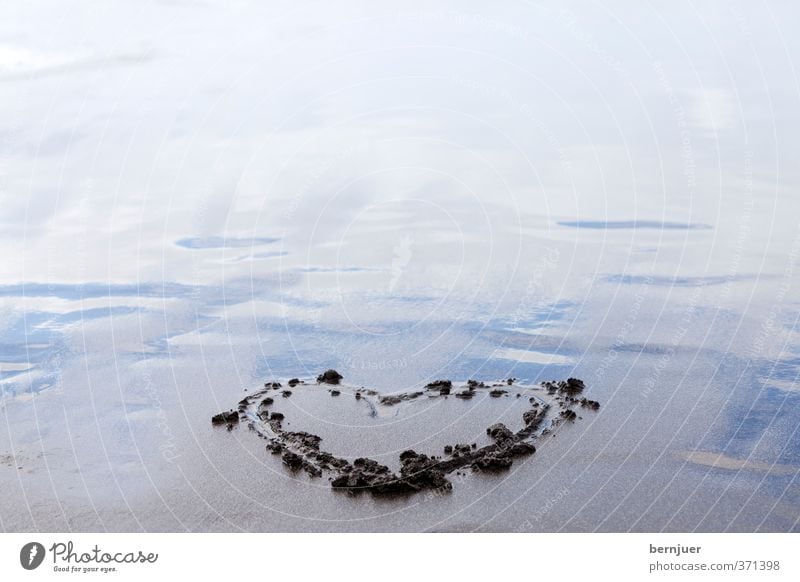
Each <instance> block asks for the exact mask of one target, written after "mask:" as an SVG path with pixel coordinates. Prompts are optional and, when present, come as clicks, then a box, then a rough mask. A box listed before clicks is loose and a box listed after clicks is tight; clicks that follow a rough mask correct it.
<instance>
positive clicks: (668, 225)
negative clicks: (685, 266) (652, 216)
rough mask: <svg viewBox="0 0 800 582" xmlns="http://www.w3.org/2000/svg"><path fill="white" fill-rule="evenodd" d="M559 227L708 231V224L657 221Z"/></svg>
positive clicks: (566, 223) (588, 222)
mask: <svg viewBox="0 0 800 582" xmlns="http://www.w3.org/2000/svg"><path fill="white" fill-rule="evenodd" d="M558 224H559V225H561V226H569V227H572V228H585V229H593V230H645V229H647V230H709V229H711V228H713V227H712V226H711V225H709V224H699V223H683V222H662V221H658V220H562V221H559V223H558Z"/></svg>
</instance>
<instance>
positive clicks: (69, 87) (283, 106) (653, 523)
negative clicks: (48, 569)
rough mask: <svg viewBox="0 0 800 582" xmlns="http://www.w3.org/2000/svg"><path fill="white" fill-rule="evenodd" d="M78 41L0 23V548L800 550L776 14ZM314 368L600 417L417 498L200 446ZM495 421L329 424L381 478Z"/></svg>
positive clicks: (790, 46)
mask: <svg viewBox="0 0 800 582" xmlns="http://www.w3.org/2000/svg"><path fill="white" fill-rule="evenodd" d="M92 6H93V7H92V8H91V9H90V8H88V7H87V8H86V13H82V12H81V10H80V9H74V8H70V9H69V10H68V9H67V8H66V7H62V6H61V5H60V4H58V3H54V2H41V3H25V4H24V5H20V6H15V7H8V11H9V12H10V13H11V14H9V15H8V17H7V18H4V19H3V22H1V23H0V32H2V34H1V35H0V37H2V38H6V39H11V40H9V41H8V43H7V44H6V45H3V46H0V85H1V86H2V87H3V90H2V91H0V110H2V111H4V112H6V113H5V114H4V115H3V117H2V123H0V148H2V149H0V152H2V162H0V177H1V178H0V180H1V181H0V183H1V184H2V188H1V189H0V191H1V192H2V197H3V204H2V205H0V224H2V225H3V226H2V230H0V236H2V238H3V252H2V257H3V267H4V268H3V269H2V271H0V344H2V351H0V388H1V389H2V392H0V419H1V420H2V430H0V487H1V488H2V491H3V495H2V496H0V529H3V530H6V531H20V530H37V529H38V530H114V531H116V530H124V531H128V530H132V531H139V530H177V531H183V530H192V531H196V530H197V531H205V530H248V531H361V530H370V531H372V530H374V531H420V530H426V531H473V530H478V531H595V530H599V531H628V530H634V531H660V530H666V531H686V530H701V531H709V530H710V531H721V530H732V531H761V530H775V531H797V530H798V529H800V525H798V516H800V483H798V480H799V478H798V471H800V434H798V426H800V406H798V405H800V390H798V383H797V380H798V371H799V370H800V342H799V341H798V335H797V331H798V321H797V313H798V301H797V297H798V293H797V286H798V265H797V263H798V257H800V236H798V218H797V217H798V215H800V213H798V210H800V202H798V197H797V193H796V190H797V187H798V186H800V176H798V173H797V165H796V163H795V161H796V160H795V158H796V152H797V148H798V146H800V144H799V143H798V135H800V131H799V130H800V123H799V121H800V120H799V119H798V111H800V107H798V103H797V99H798V93H799V91H798V88H797V80H796V78H795V77H794V76H793V73H792V70H793V69H792V59H793V57H794V56H796V55H798V53H799V52H800V47H798V46H797V44H796V41H795V40H793V38H790V37H789V35H788V34H787V33H788V30H785V29H784V28H782V27H784V25H783V24H781V23H784V22H792V21H793V19H795V18H796V15H795V16H792V15H791V13H793V12H795V11H796V8H794V7H792V6H788V5H787V6H780V7H778V6H773V7H772V9H771V10H776V11H778V10H779V11H780V13H778V14H772V13H771V12H769V11H767V12H764V11H761V12H754V11H752V9H751V7H750V6H749V5H746V4H744V3H740V4H739V5H738V6H731V8H730V10H729V11H728V12H725V11H714V10H710V9H709V11H708V13H697V12H696V10H699V9H698V8H696V7H691V8H688V7H687V8H681V7H671V10H670V14H669V15H665V14H657V13H655V12H652V8H645V7H644V6H642V7H640V8H633V9H630V10H633V11H634V12H626V14H624V15H621V14H620V15H614V14H613V13H611V12H606V11H602V10H601V9H600V8H597V7H589V6H587V7H585V8H584V9H582V10H581V11H579V12H578V11H576V12H575V13H574V14H573V13H569V12H561V11H560V9H558V10H557V9H552V10H551V9H547V8H546V7H545V8H542V7H535V6H529V5H524V4H520V5H512V6H511V7H508V8H503V9H502V11H500V12H492V13H486V12H485V11H486V10H488V9H487V8H486V7H484V6H478V5H476V6H465V5H463V4H462V3H458V4H455V3H454V4H453V5H452V6H451V7H450V8H449V9H442V10H438V11H430V9H428V8H426V7H425V6H422V5H420V6H414V5H413V4H412V5H408V6H405V7H404V8H403V10H401V11H399V12H398V11H397V10H393V11H389V12H382V9H381V8H380V7H372V6H369V7H365V6H360V5H359V6H355V5H354V6H353V7H352V11H350V10H347V9H341V10H340V11H338V12H336V13H328V12H325V9H323V8H320V7H319V6H315V7H314V8H311V7H299V8H298V7H296V6H295V5H294V4H291V5H288V4H287V5H286V6H285V7H280V6H272V7H270V9H269V10H267V9H266V8H263V7H259V6H258V5H257V6H249V5H247V6H246V5H242V6H238V7H235V8H226V7H224V6H222V5H219V6H217V5H215V4H214V3H209V4H207V5H202V6H199V5H197V6H195V5H191V4H188V3H181V4H175V5H168V6H167V5H148V6H147V7H144V8H142V7H137V8H135V9H134V8H133V5H131V7H130V8H124V7H121V6H120V5H115V6H114V7H113V8H110V7H109V8H107V9H106V10H108V13H103V14H101V13H99V12H97V8H96V7H94V5H92ZM494 10H499V9H497V8H494ZM603 10H605V9H603ZM636 10H640V11H641V12H635V11H636ZM784 12H785V14H784ZM95 18H96V19H98V20H97V23H95V24H98V26H92V19H95ZM101 23H102V26H100V25H99V24H101ZM633 24H635V26H633ZM25 30H38V31H40V32H42V34H37V35H32V34H31V35H30V36H28V35H22V34H21V33H20V31H25ZM231 31H236V34H235V39H232V38H231V37H230V34H231ZM45 33H47V34H45ZM587 34H588V36H587ZM784 35H786V36H784ZM226 39H227V40H226ZM587 39H588V40H589V41H590V42H589V41H587ZM743 39H750V40H753V39H756V40H753V42H749V41H748V42H744V40H743ZM765 63H769V66H767V65H766V64H765ZM754 79H756V80H757V81H754ZM330 367H333V368H336V369H338V370H339V371H340V372H341V373H342V374H343V375H344V376H345V379H346V381H347V382H348V383H351V384H353V385H358V386H361V385H364V386H370V387H372V388H375V389H377V390H379V391H381V392H385V393H389V392H395V391H408V390H411V389H414V388H415V387H419V386H422V385H424V384H425V383H426V382H428V381H431V380H434V379H437V378H453V379H456V378H458V379H466V378H475V379H478V380H494V379H498V378H508V377H516V378H519V379H520V381H522V382H526V383H536V382H539V381H542V380H546V379H560V378H566V377H568V376H575V377H579V378H582V379H583V380H584V381H585V382H586V385H587V390H586V395H587V396H588V397H589V398H593V399H595V400H598V401H600V402H601V403H602V408H601V409H600V411H599V412H597V413H591V414H586V415H584V418H583V420H582V421H581V422H577V423H574V424H571V425H569V426H565V427H564V428H563V430H562V431H561V432H559V434H558V435H557V437H555V438H553V439H551V441H552V442H549V443H547V444H546V445H542V446H539V447H538V451H537V452H536V454H535V455H533V456H531V457H530V458H528V459H525V460H524V461H522V462H515V464H514V465H513V467H512V468H511V470H510V471H508V472H506V473H501V474H497V475H484V474H482V475H472V474H469V472H468V474H467V475H466V476H463V477H462V476H453V479H454V480H457V482H456V483H455V486H454V488H453V491H452V492H451V493H449V494H446V495H432V494H427V495H426V494H421V495H417V496H412V497H409V498H406V499H380V498H371V497H367V496H360V497H353V496H348V495H341V494H336V493H335V492H332V491H331V489H330V487H329V486H328V484H327V482H325V481H320V480H316V481H315V480H312V479H309V478H307V477H306V476H304V475H295V474H292V473H290V472H289V471H287V470H286V469H285V468H284V467H283V466H282V465H281V463H280V461H279V460H278V459H276V458H274V457H273V456H271V455H269V454H268V453H267V452H266V451H265V450H264V442H263V441H262V440H260V439H257V438H255V437H254V436H253V435H252V434H249V433H248V431H247V430H242V429H238V430H234V431H231V432H228V431H225V430H218V429H215V428H213V427H212V426H211V423H210V417H211V415H212V414H214V413H217V412H219V411H221V410H227V409H229V408H231V407H235V405H236V402H237V401H238V400H240V399H241V398H242V397H243V395H244V394H246V393H245V390H248V391H250V392H252V391H253V390H257V389H259V388H260V387H261V386H262V385H263V383H264V382H265V381H268V380H272V379H285V378H290V377H294V376H312V377H313V376H315V375H316V374H318V373H319V372H321V371H323V370H325V369H326V368H330ZM304 398H305V396H304V395H303V393H302V391H300V390H298V391H296V393H295V394H293V396H292V397H291V398H290V399H288V400H287V401H286V402H281V405H282V406H302V405H303V403H304ZM450 400H454V399H450ZM508 402H509V400H508V399H488V398H487V399H485V401H484V400H481V401H479V400H477V399H476V400H472V401H468V402H457V403H456V402H453V403H452V404H453V405H454V406H450V407H448V408H447V410H444V409H441V410H440V409H438V408H436V407H423V409H422V410H420V413H419V414H412V415H407V416H403V417H402V419H400V420H398V421H395V420H393V419H390V418H389V419H378V421H374V422H373V421H370V422H365V423H363V426H362V423H361V420H360V417H354V416H352V410H353V409H351V408H350V407H347V406H345V404H347V403H346V402H345V400H344V399H342V400H341V401H336V400H335V399H330V400H329V403H330V408H326V409H325V410H324V413H325V416H324V419H322V417H321V416H320V414H322V413H321V412H320V413H317V414H316V415H315V418H316V421H317V422H323V420H324V423H325V424H327V428H325V430H324V431H323V430H322V429H321V432H324V433H325V438H326V439H327V441H326V444H327V443H330V446H331V447H333V448H335V449H336V450H337V451H340V452H341V453H342V454H348V453H349V452H351V451H352V452H353V453H354V454H356V453H357V454H367V453H368V454H369V455H370V456H373V457H381V456H387V458H388V457H396V454H397V451H398V450H401V449H403V448H406V447H411V446H417V447H419V448H423V447H428V446H430V447H431V449H436V448H438V447H440V446H442V444H443V443H444V442H445V441H446V440H451V441H452V440H462V441H464V442H473V441H476V440H479V439H482V438H485V434H484V430H485V428H486V427H487V426H488V425H489V424H491V423H492V422H494V421H495V419H498V418H503V417H504V414H506V413H507V412H508V411H507V409H506V406H507V405H508V406H510V405H509V404H508ZM459 407H460V408H459ZM339 408H342V410H339ZM345 408H346V409H347V410H345ZM321 419H322V420H321ZM444 427H446V428H447V430H448V431H452V433H450V434H453V435H455V436H456V437H457V439H450V438H449V437H443V436H442V434H443V432H442V431H443V428H444Z"/></svg>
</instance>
